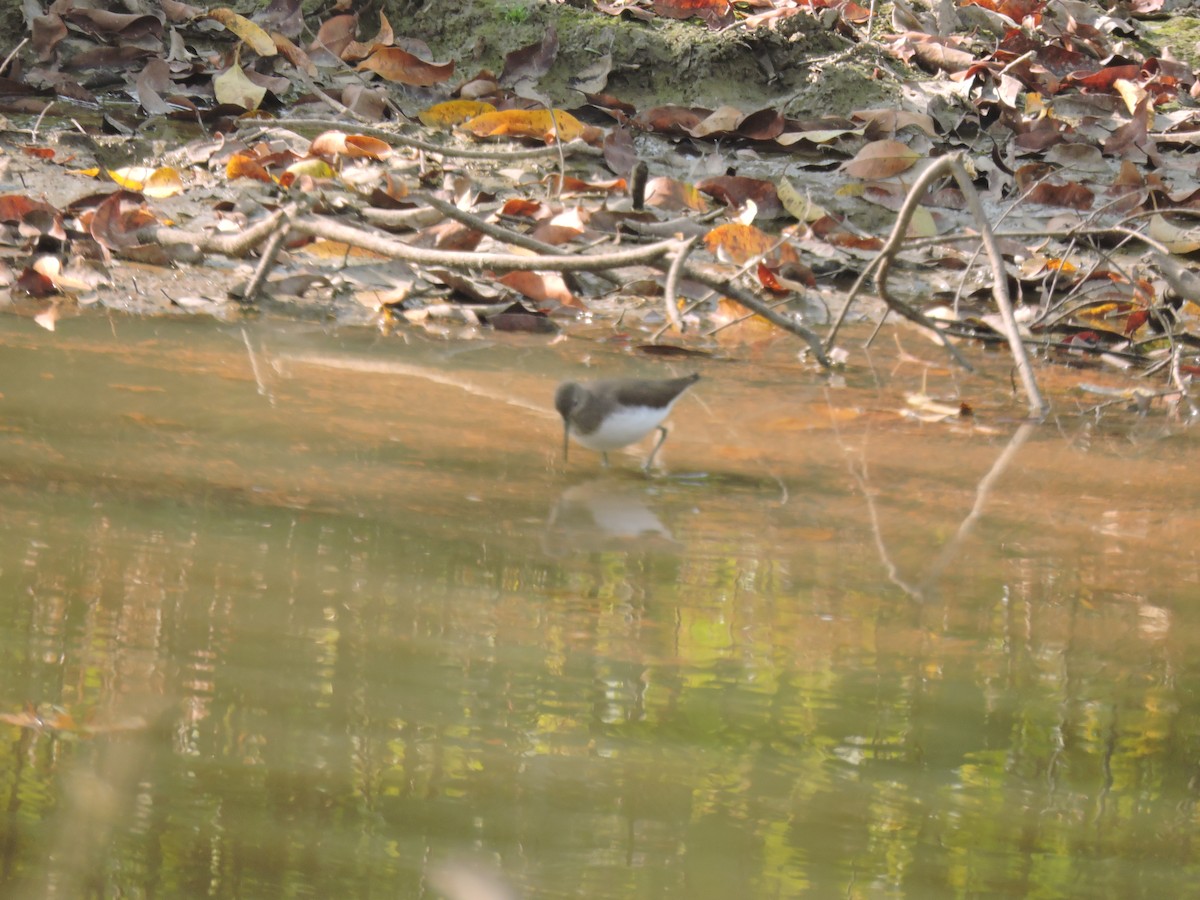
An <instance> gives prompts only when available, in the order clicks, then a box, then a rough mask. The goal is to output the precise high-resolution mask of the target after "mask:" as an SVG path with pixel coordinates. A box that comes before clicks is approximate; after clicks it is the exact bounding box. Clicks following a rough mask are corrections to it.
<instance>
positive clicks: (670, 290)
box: [663, 236, 699, 334]
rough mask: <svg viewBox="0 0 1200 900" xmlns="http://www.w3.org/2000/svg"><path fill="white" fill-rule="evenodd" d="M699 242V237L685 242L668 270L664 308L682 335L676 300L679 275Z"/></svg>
mask: <svg viewBox="0 0 1200 900" xmlns="http://www.w3.org/2000/svg"><path fill="white" fill-rule="evenodd" d="M698 240H699V237H697V236H693V237H690V238H688V239H687V240H686V241H684V242H683V246H682V247H680V248H679V250H678V252H677V253H676V254H675V258H674V259H672V260H671V268H670V269H668V270H667V283H666V285H665V286H664V287H663V307H664V309H665V311H666V314H667V321H668V322H670V323H671V325H672V326H673V327H674V328H675V330H676V331H678V332H679V333H680V334H682V333H683V320H682V319H681V318H680V317H679V306H678V305H677V302H676V300H675V296H676V294H678V292H679V273H680V271H682V269H683V267H684V265H685V264H686V263H687V258H688V256H689V255H690V254H691V252H692V248H693V247H695V246H696V241H698Z"/></svg>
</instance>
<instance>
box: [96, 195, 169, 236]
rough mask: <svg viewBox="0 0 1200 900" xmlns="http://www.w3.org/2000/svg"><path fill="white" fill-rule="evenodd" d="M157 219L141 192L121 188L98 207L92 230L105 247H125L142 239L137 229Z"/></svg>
mask: <svg viewBox="0 0 1200 900" xmlns="http://www.w3.org/2000/svg"><path fill="white" fill-rule="evenodd" d="M155 222H157V219H155V217H154V213H152V212H151V211H150V209H149V208H148V207H147V206H146V203H145V201H144V200H143V198H142V195H141V194H136V193H134V192H132V191H124V190H120V191H113V192H112V193H111V194H109V195H108V199H107V200H105V201H104V202H102V203H101V204H100V205H99V206H97V207H96V214H95V215H94V216H93V217H92V223H91V226H90V228H89V229H88V230H89V232H90V233H91V235H92V237H94V238H95V239H96V242H97V243H98V244H100V245H101V246H102V247H106V248H108V249H110V250H124V249H126V248H129V247H132V246H135V245H137V244H138V243H139V240H138V238H137V236H136V234H135V232H137V231H138V230H139V229H141V228H145V227H146V226H147V225H153V224H155Z"/></svg>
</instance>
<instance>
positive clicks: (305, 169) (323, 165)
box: [284, 159, 336, 178]
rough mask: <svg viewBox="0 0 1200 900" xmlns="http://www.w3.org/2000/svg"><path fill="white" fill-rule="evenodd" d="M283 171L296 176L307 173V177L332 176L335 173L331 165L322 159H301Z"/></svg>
mask: <svg viewBox="0 0 1200 900" xmlns="http://www.w3.org/2000/svg"><path fill="white" fill-rule="evenodd" d="M284 171H286V172H287V173H288V174H290V175H294V176H296V177H299V176H301V175H307V176H308V177H309V178H332V177H333V176H334V175H335V174H336V173H335V172H334V171H333V167H332V166H331V165H329V163H327V162H325V160H323V159H302V160H300V161H299V162H294V163H292V164H291V165H290V166H288V167H287V169H285V170H284Z"/></svg>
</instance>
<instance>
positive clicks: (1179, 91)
mask: <svg viewBox="0 0 1200 900" xmlns="http://www.w3.org/2000/svg"><path fill="white" fill-rule="evenodd" d="M584 5H585V6H589V9H588V11H586V12H583V13H579V15H585V16H593V17H595V18H597V19H599V20H605V21H609V20H616V19H617V18H618V17H619V18H620V19H621V20H622V22H621V27H622V28H632V29H642V30H646V29H656V28H658V29H661V28H688V29H691V30H692V31H693V32H694V33H697V34H701V33H708V34H713V35H718V36H721V37H725V36H728V39H729V40H730V41H740V42H742V43H747V44H748V43H753V42H755V41H761V42H764V43H762V44H761V46H763V47H769V46H779V45H778V44H770V43H767V41H769V40H784V41H788V40H790V39H791V38H794V37H796V36H798V35H805V36H809V37H811V35H812V34H814V33H815V32H819V31H822V30H823V31H824V32H826V33H827V34H828V36H829V42H828V43H825V44H821V45H819V46H818V42H816V41H814V42H813V45H814V53H813V58H812V65H811V68H812V72H813V73H815V74H814V75H813V80H812V90H813V91H817V92H818V94H819V89H820V87H821V85H822V84H823V83H829V84H832V83H833V81H832V79H835V77H836V76H837V75H838V73H839V72H841V71H843V70H844V69H845V68H846V67H848V66H851V65H857V66H862V65H863V60H864V59H865V60H867V63H868V67H869V70H870V71H871V72H872V75H871V77H872V78H874V79H875V80H877V81H879V82H881V83H888V84H889V85H890V88H891V89H892V90H893V91H894V94H893V96H895V97H896V98H897V99H896V102H893V103H887V104H883V105H881V106H878V107H871V108H862V109H856V108H846V109H838V108H831V107H825V108H821V109H819V110H817V112H816V113H815V114H814V113H813V112H812V111H811V110H810V111H807V112H805V111H802V110H801V111H798V110H797V109H796V108H795V104H794V103H792V102H789V100H788V99H787V98H786V97H785V98H783V99H779V100H778V102H775V101H774V100H770V98H768V100H770V102H767V103H763V102H762V100H761V98H760V100H759V102H758V103H757V104H754V105H751V104H747V105H746V107H745V108H742V107H741V106H740V105H735V104H732V103H730V102H726V101H722V102H717V103H714V104H712V105H700V104H699V103H696V104H694V105H693V104H688V105H684V104H680V103H672V102H667V103H657V104H655V103H654V102H653V101H651V102H646V100H645V98H643V97H636V96H632V95H630V94H629V93H627V92H626V91H625V90H623V87H624V86H627V85H628V82H627V81H623V80H622V79H621V77H620V73H621V71H622V64H621V63H620V61H619V60H618V58H617V56H616V55H615V54H616V49H615V48H613V47H609V48H608V49H605V48H604V47H599V48H596V49H593V50H591V51H590V53H589V54H588V55H587V56H586V57H582V58H583V59H586V64H581V63H580V62H579V60H580V59H581V57H580V56H579V55H578V54H577V53H574V52H573V50H572V48H570V46H569V43H568V41H567V39H566V38H564V36H563V35H562V34H560V32H559V30H558V29H556V27H555V25H554V24H553V23H549V24H547V25H546V27H544V28H543V29H542V30H541V35H540V37H539V38H538V39H537V40H535V41H533V42H531V43H524V44H518V45H514V46H511V47H506V48H504V49H503V56H502V61H501V64H500V65H499V66H498V67H497V68H498V69H499V74H496V72H495V70H489V69H487V68H485V67H484V66H482V65H481V64H479V63H476V62H473V59H474V57H473V56H472V55H471V54H470V53H468V52H464V53H462V54H460V55H459V56H458V57H457V58H450V57H448V56H439V55H438V54H436V53H434V52H433V51H432V50H431V49H430V47H429V46H428V45H426V44H425V43H424V42H423V40H422V39H421V37H422V36H421V35H417V34H407V35H406V34H400V33H397V31H396V30H395V28H394V27H393V25H392V23H391V22H390V21H389V20H388V18H387V16H386V15H385V14H383V13H380V14H379V17H378V21H377V22H376V21H373V20H372V21H367V20H366V19H365V18H364V19H363V20H361V21H360V18H359V17H358V15H357V14H355V13H352V12H345V11H344V10H336V11H335V12H333V13H332V14H329V15H327V16H325V17H323V18H320V19H308V20H306V19H305V18H304V17H303V16H302V14H301V11H300V5H299V3H298V2H294V0H275V2H273V3H271V4H270V5H269V6H268V7H267V8H266V9H264V10H262V11H260V12H259V13H257V14H255V15H248V16H247V15H243V14H241V13H238V12H235V11H234V10H233V9H231V8H228V7H217V8H211V9H202V8H199V7H196V6H192V5H189V4H185V3H180V2H175V0H163V2H162V3H161V5H160V6H159V7H157V8H155V9H153V10H152V11H151V12H148V13H114V12H106V11H103V10H96V9H90V8H86V7H83V6H80V5H77V4H76V3H75V2H73V0H55V2H53V3H51V4H50V5H49V6H48V7H46V8H45V9H44V10H39V9H37V7H36V5H34V4H27V5H26V10H27V15H28V20H27V28H28V34H27V41H26V43H25V44H24V45H23V46H22V47H20V48H18V49H17V50H16V51H15V52H13V53H12V54H11V55H10V56H9V57H8V59H7V61H6V62H5V65H4V68H3V70H0V87H2V88H3V91H2V93H0V112H2V113H3V114H4V115H5V116H7V117H9V118H8V121H7V123H6V128H5V130H4V132H3V135H2V143H0V149H3V151H4V153H3V156H0V173H2V176H3V179H4V181H5V182H6V184H7V185H8V193H6V194H5V195H4V196H0V235H2V239H0V244H2V246H3V254H2V256H0V283H3V285H4V286H5V287H6V289H7V293H8V304H9V306H10V308H11V309H12V310H14V311H17V312H19V313H24V314H28V315H30V316H31V317H37V321H39V322H41V323H42V324H46V325H47V327H51V326H53V324H54V322H55V321H56V320H58V319H60V318H62V317H63V316H66V315H72V314H78V311H79V310H80V309H82V308H84V307H87V306H89V305H100V306H105V307H109V308H115V309H121V310H127V311H133V312H138V313H151V314H187V315H195V314H206V315H219V316H222V317H229V318H236V317H238V316H243V315H248V314H252V313H259V312H261V311H264V310H265V311H268V312H272V313H276V314H289V315H316V316H321V317H324V318H331V319H334V320H336V321H339V322H344V323H349V324H361V325H373V326H377V327H379V328H381V329H384V330H385V331H393V330H399V329H404V328H433V327H436V326H435V325H434V324H433V323H436V322H437V321H438V319H439V318H441V317H444V316H452V317H453V318H455V319H456V320H458V321H466V322H470V323H474V324H473V327H475V328H477V329H494V330H497V331H502V330H516V331H525V332H528V331H533V332H537V333H543V332H547V331H564V330H565V331H571V330H572V329H577V328H581V327H583V323H584V322H586V321H591V320H598V321H608V322H612V323H613V327H614V328H617V329H619V332H620V333H622V334H624V335H626V337H627V340H628V341H629V343H630V345H631V346H662V345H667V346H676V347H680V348H682V349H685V350H688V351H691V352H704V353H710V354H719V355H723V356H735V357H736V356H739V355H750V354H753V353H755V352H758V351H757V350H756V349H755V348H757V347H759V346H760V343H761V340H762V335H763V333H764V330H765V332H766V333H768V334H770V333H774V334H775V335H776V336H777V337H778V338H779V339H780V340H794V339H796V338H799V339H800V344H799V348H800V350H801V352H802V353H803V354H804V355H805V356H806V357H807V358H808V359H810V360H812V361H814V362H815V363H816V364H819V365H825V366H827V365H830V364H832V363H833V362H835V361H844V360H845V359H846V356H845V353H844V351H842V349H841V348H839V347H837V344H836V340H837V333H836V329H835V328H830V329H829V331H828V333H827V334H825V335H818V334H817V329H824V328H826V326H827V325H829V323H830V320H831V319H834V318H836V315H837V311H838V310H839V308H840V307H842V306H843V305H844V303H845V298H846V297H847V293H848V292H849V296H850V298H851V299H852V300H854V301H855V302H856V303H858V302H859V298H860V296H865V291H864V290H861V289H860V288H861V284H862V283H864V282H865V280H866V279H867V278H869V277H870V276H871V275H872V274H874V275H876V277H885V276H881V275H880V270H887V271H890V273H891V277H892V279H893V280H894V281H895V282H896V283H895V284H893V285H892V287H891V289H890V290H885V289H884V287H883V286H879V294H880V296H882V297H883V298H884V299H885V300H887V302H888V304H889V311H895V312H899V313H901V314H902V315H909V311H912V312H913V313H914V315H913V316H911V317H912V318H914V321H918V322H919V323H920V324H921V326H922V327H928V328H930V329H934V330H935V331H936V333H937V334H936V336H937V337H938V338H939V340H941V341H943V342H945V343H946V345H947V346H957V347H961V348H966V350H967V351H968V352H969V351H970V348H973V347H978V346H980V345H984V344H990V343H999V342H1003V341H1005V340H1009V341H1010V342H1011V341H1012V340H1013V339H1014V337H1013V335H1012V334H1009V333H1008V332H1006V330H1005V329H1006V328H1007V327H1009V326H1007V325H1006V324H1005V323H1004V322H1003V321H1002V319H1003V318H1004V317H1003V316H1001V315H1000V314H999V312H998V310H997V309H996V307H995V306H994V305H993V294H994V293H995V289H996V283H995V282H996V275H997V273H1000V274H1001V276H1002V280H1003V281H1004V283H1005V284H1004V287H1005V288H1006V291H1007V293H1008V294H1009V295H1011V297H1012V299H1013V301H1014V303H1015V306H1016V311H1015V315H1014V317H1013V320H1014V323H1015V324H1014V325H1013V326H1012V327H1014V328H1015V329H1017V332H1016V337H1015V339H1016V340H1017V341H1019V342H1021V343H1023V344H1024V345H1025V346H1026V347H1027V348H1028V349H1029V351H1031V352H1032V353H1033V354H1034V355H1035V356H1036V358H1037V359H1038V361H1039V362H1040V363H1042V364H1045V363H1056V364H1062V365H1066V366H1070V367H1074V368H1083V369H1087V370H1089V371H1092V372H1097V371H1099V372H1103V371H1106V370H1107V371H1110V372H1112V373H1113V375H1114V376H1117V377H1119V378H1130V377H1135V376H1136V377H1144V378H1148V379H1150V380H1151V382H1152V383H1153V382H1156V383H1157V384H1158V385H1160V388H1159V389H1158V394H1157V396H1160V397H1162V398H1164V399H1165V400H1166V408H1168V409H1170V410H1172V411H1174V410H1178V409H1182V410H1183V411H1184V412H1186V413H1188V414H1190V413H1191V401H1190V399H1188V397H1187V388H1188V385H1189V383H1190V380H1191V377H1192V376H1193V375H1195V374H1196V373H1197V372H1198V371H1200V352H1198V351H1197V349H1196V348H1197V346H1200V341H1198V340H1197V338H1198V337H1200V278H1198V277H1197V276H1196V275H1194V274H1193V273H1192V270H1191V268H1190V265H1189V261H1188V258H1187V257H1188V255H1189V254H1192V253H1195V252H1197V251H1198V250H1200V228H1197V227H1196V225H1195V222H1194V219H1195V215H1196V213H1195V210H1196V209H1197V208H1198V207H1200V184H1197V178H1196V171H1197V166H1196V158H1195V154H1196V151H1197V146H1198V145H1200V121H1198V120H1197V117H1198V113H1197V104H1196V99H1197V97H1200V82H1198V80H1197V78H1196V73H1195V70H1194V69H1193V67H1192V65H1191V64H1190V63H1188V62H1185V61H1184V60H1181V59H1179V58H1177V57H1176V56H1174V55H1172V54H1171V52H1170V51H1169V50H1168V49H1165V48H1164V49H1163V50H1161V51H1159V50H1155V49H1153V47H1154V42H1153V40H1152V39H1151V37H1152V35H1151V34H1150V32H1149V31H1148V26H1147V22H1146V19H1147V17H1153V16H1155V15H1157V14H1158V12H1159V11H1158V9H1157V8H1155V2H1154V0H1145V2H1144V3H1142V4H1140V5H1139V6H1138V7H1137V8H1136V9H1133V10H1126V11H1124V12H1123V13H1122V14H1120V15H1118V14H1117V13H1115V12H1106V11H1104V10H1102V9H1101V8H1100V7H1098V6H1096V5H1093V4H1089V3H1084V2H1080V0H1069V2H1059V3H1055V4H1049V3H1046V2H1041V0H1002V2H996V0H966V2H961V3H958V4H954V3H950V4H939V5H937V6H936V8H934V9H926V8H924V7H923V6H922V5H919V4H912V5H910V4H907V3H903V2H898V3H895V4H894V5H893V7H892V13H891V16H890V21H883V20H882V19H881V18H880V17H879V16H878V15H872V14H871V11H870V10H868V9H866V8H863V7H859V6H856V5H854V4H847V3H824V2H820V0H806V2H792V0H755V2H753V3H733V4H731V3H729V2H726V0H670V2H666V0H638V2H631V3H622V4H606V3H592V4H584ZM668 23H669V24H668ZM793 43H794V41H793ZM830 46H832V47H841V48H842V49H840V50H835V51H833V52H828V53H823V52H821V50H822V49H824V48H827V47H830ZM568 51H571V52H568ZM762 56H763V58H762V59H760V60H759V62H760V64H761V67H762V68H763V70H764V77H765V78H766V81H767V83H768V84H769V83H772V82H781V81H782V80H784V79H785V78H786V77H787V74H786V73H783V72H781V71H779V69H778V67H776V66H774V65H773V63H772V62H771V54H770V53H765V54H762ZM564 70H565V71H564ZM651 74H653V75H655V76H656V77H657V75H660V74H662V73H651ZM711 74H712V76H713V77H714V78H716V79H720V77H721V72H720V71H719V66H716V65H715V66H714V71H713V72H712V73H711ZM564 85H565V87H563V86H564ZM613 91H615V93H613ZM744 93H745V94H746V95H747V96H754V95H756V94H757V93H759V92H757V91H756V90H755V87H754V86H753V85H747V88H746V90H745V92H744ZM761 93H762V95H763V97H767V96H768V92H766V91H763V92H761ZM802 93H803V91H801V92H793V95H792V99H793V100H794V99H796V98H797V97H799V96H800V95H801V94H802ZM131 98H132V100H131ZM693 99H694V100H696V101H700V100H702V99H703V98H701V97H695V98H693ZM947 155H957V156H956V158H957V159H959V160H961V162H962V164H963V166H964V171H965V172H966V173H967V177H968V178H969V181H968V183H966V184H961V183H957V182H956V181H955V179H953V178H951V177H948V176H945V175H943V176H942V177H939V178H937V179H935V180H934V183H932V184H929V185H928V186H927V188H926V189H925V190H924V193H923V194H922V195H921V196H918V197H914V196H913V195H912V186H913V185H914V183H916V182H917V181H918V180H919V179H920V177H921V173H923V172H925V171H927V170H928V169H929V168H930V166H931V165H932V164H933V163H935V162H936V161H937V160H939V159H942V158H944V157H946V156H947ZM37 172H41V173H43V175H44V176H45V177H44V178H43V179H42V180H41V181H36V180H35V179H33V177H32V176H33V174H34V173H37ZM26 178H28V179H29V180H30V181H34V183H37V184H41V185H43V186H44V188H43V190H41V191H36V190H35V191H29V192H23V191H21V190H20V189H19V188H18V185H19V184H20V183H21V181H22V179H26ZM964 191H968V192H972V193H974V194H976V195H977V197H978V203H979V207H980V208H981V209H982V210H983V214H984V217H985V219H986V222H985V223H983V224H981V223H980V222H979V221H977V219H976V218H973V217H972V214H971V212H970V207H971V206H972V198H970V197H967V196H966V195H965V194H964ZM898 215H899V216H901V217H902V220H903V225H904V233H903V234H902V235H900V236H899V239H898V240H897V241H896V242H892V241H891V240H889V239H888V238H889V235H888V232H889V231H890V230H891V229H892V228H893V226H894V225H895V223H896V222H897V216H898ZM981 227H988V228H990V229H991V230H992V231H994V232H995V241H996V246H997V247H998V248H999V256H998V258H997V259H996V260H995V261H993V264H992V266H991V267H990V268H989V265H988V262H987V260H986V258H985V256H986V255H985V254H984V253H982V252H981V243H980V229H981ZM881 253H886V254H888V259H887V260H886V264H885V265H880V254H881ZM201 269H202V270H203V272H204V280H205V281H206V282H207V283H209V284H211V285H212V286H213V289H212V290H211V292H210V293H209V294H208V295H206V296H203V297H197V296H196V295H195V290H194V288H193V289H184V288H182V287H181V286H182V285H184V284H186V283H188V282H189V281H194V277H193V278H189V277H188V276H189V273H194V272H197V271H199V270H201ZM134 273H136V274H134ZM136 278H141V279H142V280H143V281H144V282H150V281H153V282H154V283H156V284H158V285H159V286H160V291H158V292H156V291H153V290H150V291H147V290H145V289H144V287H139V286H136V285H135V289H130V288H129V287H127V285H129V284H130V283H131V282H133V281H134V280H135V279H136ZM856 280H857V282H856ZM1193 282H1197V283H1196V284H1193ZM160 294H161V296H159V295H160ZM859 305H860V307H861V308H860V309H858V310H857V312H858V313H869V314H872V315H878V314H879V313H880V312H881V307H880V306H879V304H878V300H877V299H876V300H875V301H874V302H873V303H869V304H861V303H859ZM463 311H469V312H470V315H466V316H464V315H462V312H463ZM439 333H440V332H439ZM454 333H455V334H456V335H461V334H462V333H463V332H462V331H461V330H456V331H455V332H454ZM956 353H957V351H956ZM958 358H960V359H962V360H963V361H964V362H965V356H963V355H959V356H958ZM1139 396H1140V395H1139ZM1180 400H1183V401H1186V402H1184V403H1180V402H1179V401H1180Z"/></svg>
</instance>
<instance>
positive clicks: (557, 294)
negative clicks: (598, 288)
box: [499, 272, 582, 306]
mask: <svg viewBox="0 0 1200 900" xmlns="http://www.w3.org/2000/svg"><path fill="white" fill-rule="evenodd" d="M499 281H500V283H501V284H503V285H505V286H507V287H510V288H512V289H513V290H514V291H517V292H518V293H520V294H524V295H525V296H526V297H528V298H529V299H530V300H533V301H534V302H536V303H539V304H547V303H549V304H553V305H557V306H582V304H581V303H580V302H579V301H578V300H576V299H575V296H574V295H573V294H572V293H571V289H570V288H568V287H567V283H566V282H565V281H564V280H563V277H562V276H561V275H559V274H558V273H557V272H509V273H508V274H507V275H504V276H502V277H501V278H500V279H499Z"/></svg>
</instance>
